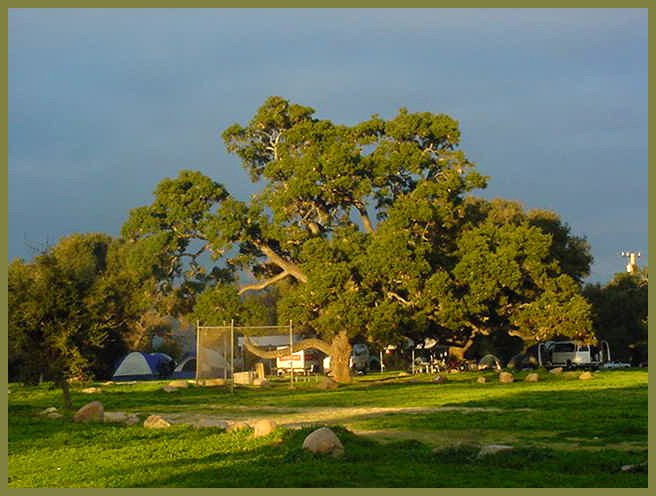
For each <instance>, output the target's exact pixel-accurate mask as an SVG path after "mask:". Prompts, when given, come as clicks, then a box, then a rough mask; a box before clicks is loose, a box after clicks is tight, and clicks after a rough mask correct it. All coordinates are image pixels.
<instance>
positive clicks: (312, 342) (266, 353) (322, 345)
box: [244, 336, 332, 360]
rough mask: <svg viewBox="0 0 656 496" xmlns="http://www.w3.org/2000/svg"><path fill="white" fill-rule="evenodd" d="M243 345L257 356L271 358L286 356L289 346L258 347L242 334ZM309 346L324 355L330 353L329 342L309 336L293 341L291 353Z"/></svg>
mask: <svg viewBox="0 0 656 496" xmlns="http://www.w3.org/2000/svg"><path fill="white" fill-rule="evenodd" d="M244 346H245V347H246V349H247V350H248V351H250V352H251V353H252V354H253V355H255V356H258V357H260V358H269V359H271V358H278V357H282V356H286V355H287V354H289V346H285V347H284V348H280V349H279V350H265V349H263V348H259V347H258V346H256V345H254V344H253V343H252V342H251V340H250V339H249V338H248V336H244ZM310 348H314V349H315V350H319V351H322V352H323V353H325V354H326V355H330V353H331V350H332V348H331V346H330V344H328V343H326V342H325V341H323V340H321V339H315V338H310V339H304V340H302V341H298V342H297V343H294V344H293V345H292V353H294V352H296V351H300V350H307V349H310ZM331 360H332V358H331Z"/></svg>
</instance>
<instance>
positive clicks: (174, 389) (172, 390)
mask: <svg viewBox="0 0 656 496" xmlns="http://www.w3.org/2000/svg"><path fill="white" fill-rule="evenodd" d="M162 391H165V392H167V393H173V392H175V391H178V388H177V387H173V386H169V385H168V384H167V385H166V386H162Z"/></svg>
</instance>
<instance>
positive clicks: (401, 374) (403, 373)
mask: <svg viewBox="0 0 656 496" xmlns="http://www.w3.org/2000/svg"><path fill="white" fill-rule="evenodd" d="M409 375H410V374H408V373H407V372H399V375H398V376H397V377H408V376H409Z"/></svg>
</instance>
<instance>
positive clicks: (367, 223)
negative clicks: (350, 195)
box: [356, 205, 375, 234]
mask: <svg viewBox="0 0 656 496" xmlns="http://www.w3.org/2000/svg"><path fill="white" fill-rule="evenodd" d="M356 208H357V209H358V212H360V218H361V219H362V226H363V227H364V230H365V232H367V233H368V234H373V233H374V232H375V230H374V226H373V224H372V223H371V219H370V218H369V213H368V212H367V209H366V208H365V206H364V205H358V206H357V207H356Z"/></svg>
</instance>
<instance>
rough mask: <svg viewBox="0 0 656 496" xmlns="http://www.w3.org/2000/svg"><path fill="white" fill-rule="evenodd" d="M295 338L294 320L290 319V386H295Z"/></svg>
mask: <svg viewBox="0 0 656 496" xmlns="http://www.w3.org/2000/svg"><path fill="white" fill-rule="evenodd" d="M293 346H294V342H293V338H292V321H291V320H290V321H289V371H290V374H289V381H290V385H289V387H290V388H293V387H294V355H293Z"/></svg>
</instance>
